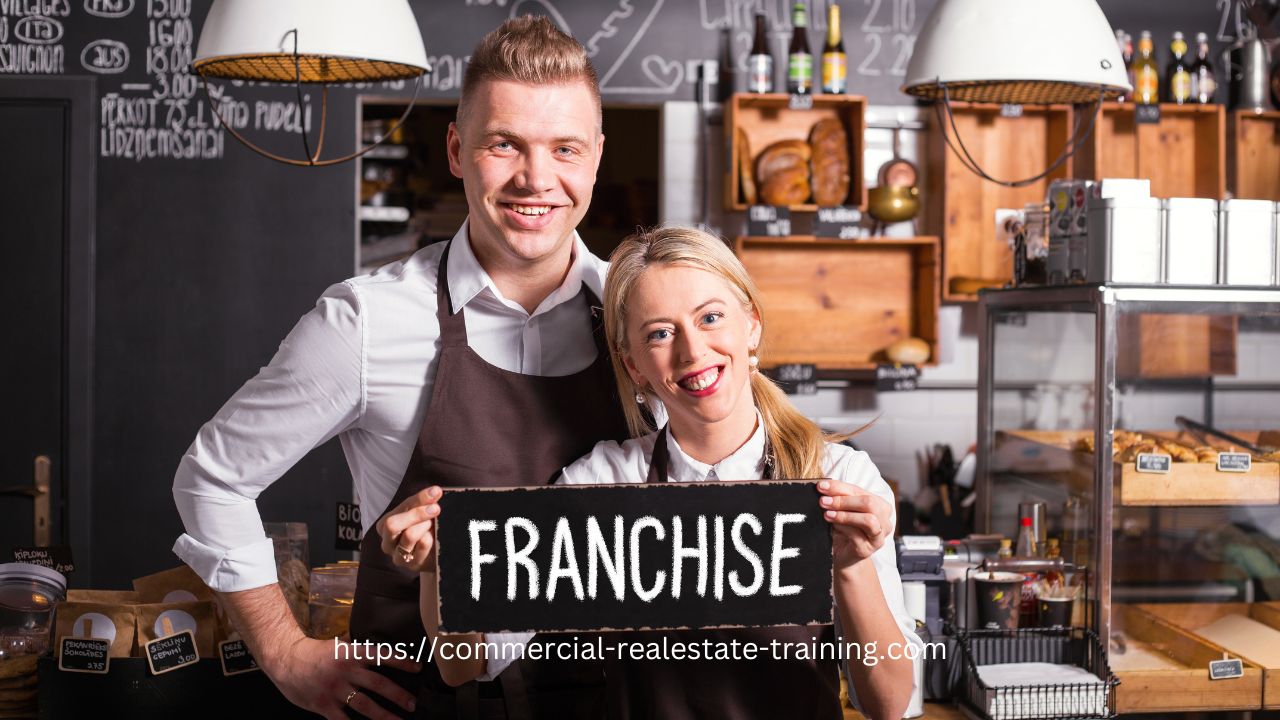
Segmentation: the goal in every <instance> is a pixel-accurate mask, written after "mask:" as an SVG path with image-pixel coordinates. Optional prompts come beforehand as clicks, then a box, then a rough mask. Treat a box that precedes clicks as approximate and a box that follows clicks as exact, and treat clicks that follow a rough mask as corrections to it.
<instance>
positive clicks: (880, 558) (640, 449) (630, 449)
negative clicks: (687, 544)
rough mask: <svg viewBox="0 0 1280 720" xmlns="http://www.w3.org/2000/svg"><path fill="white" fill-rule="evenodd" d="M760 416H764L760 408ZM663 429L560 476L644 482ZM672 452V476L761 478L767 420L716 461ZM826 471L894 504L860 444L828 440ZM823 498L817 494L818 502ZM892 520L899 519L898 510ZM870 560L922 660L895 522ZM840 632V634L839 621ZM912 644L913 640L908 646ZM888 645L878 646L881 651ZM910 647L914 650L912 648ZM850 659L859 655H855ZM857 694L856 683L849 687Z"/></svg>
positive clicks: (611, 446) (902, 651)
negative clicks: (856, 447) (904, 590)
mask: <svg viewBox="0 0 1280 720" xmlns="http://www.w3.org/2000/svg"><path fill="white" fill-rule="evenodd" d="M756 417H757V418H759V412H758V411H757V413H756ZM657 437H658V433H656V432H655V433H649V434H648V435H644V436H642V437H639V438H632V439H630V440H625V441H623V442H621V443H619V442H616V441H613V440H605V441H602V442H599V443H596V446H595V448H593V449H592V451H591V453H590V454H589V455H586V456H584V457H582V458H580V459H579V460H578V461H577V462H575V463H573V464H572V465H570V466H569V467H567V468H565V469H564V472H563V474H562V475H561V476H560V478H559V479H558V480H557V481H556V482H558V483H563V484H566V485H603V484H608V483H642V482H645V481H646V480H647V479H648V477H649V459H650V458H651V457H653V447H654V443H655V442H657ZM666 438H667V452H668V455H669V457H670V462H669V463H668V465H667V481H668V482H705V481H708V480H759V479H762V478H764V477H765V466H764V450H765V429H764V423H763V422H762V421H760V420H759V419H757V422H756V431H755V433H753V434H752V435H751V439H750V440H748V441H747V442H746V444H744V445H743V446H742V447H740V448H738V449H737V450H735V451H734V452H733V453H732V454H731V455H729V456H728V457H726V458H725V459H723V460H721V461H720V462H718V463H716V464H714V465H708V464H706V463H704V462H700V461H698V460H695V459H693V458H692V457H689V456H688V455H687V454H685V452H684V451H683V450H682V449H680V444H679V443H678V442H676V439H675V436H674V435H672V434H671V433H670V432H668V433H666ZM823 467H824V468H825V469H826V477H828V478H831V479H834V480H839V481H841V482H846V483H849V484H850V485H855V486H857V487H859V488H862V489H863V490H866V491H867V492H870V493H871V494H873V495H875V496H877V497H879V498H880V499H882V500H884V501H885V502H887V503H889V507H894V499H893V491H892V490H891V489H889V484H888V483H886V482H885V481H884V479H883V478H881V477H880V471H879V470H878V469H877V468H876V466H875V464H874V463H872V462H871V458H870V457H869V456H868V455H867V454H866V453H865V452H862V451H860V450H854V449H853V448H851V447H849V446H847V445H840V444H836V443H827V446H826V456H825V457H824V459H823ZM817 502H818V499H817V498H816V497H815V498H814V503H817ZM893 522H894V523H895V525H896V523H897V515H896V513H895V515H894V520H893ZM871 562H872V563H873V564H874V566H875V569H876V575H878V576H879V579H880V589H881V591H883V592H884V599H885V602H886V603H888V605H889V610H890V612H892V613H893V617H894V620H896V621H897V623H898V627H899V629H901V630H902V636H903V646H902V647H901V648H898V649H897V650H896V651H895V656H896V657H904V656H908V657H912V658H914V659H913V660H912V662H913V663H914V664H919V663H920V662H922V661H921V660H920V658H921V657H922V652H923V650H924V643H923V641H922V640H921V639H920V636H919V635H917V634H916V632H915V627H916V622H915V620H914V619H912V617H911V616H910V615H908V614H907V607H906V603H905V601H904V600H903V597H902V580H901V578H900V577H899V575H898V561H897V550H896V548H895V545H894V542H893V528H892V527H890V529H889V534H888V538H887V539H886V541H885V543H884V544H883V545H881V546H880V549H879V550H876V552H875V554H873V555H872V556H871ZM836 631H837V632H836V634H837V635H839V634H840V632H839V625H838V623H837V627H836ZM533 637H534V634H533V633H506V634H493V635H486V636H485V639H486V640H487V641H490V642H493V641H497V642H499V643H514V644H516V645H519V644H521V643H528V642H529V641H530V640H531V639H532V638H533ZM907 645H912V646H914V647H913V648H907V647H906V646H907ZM886 650H887V649H886V648H885V647H883V646H881V647H879V648H877V651H878V652H879V653H880V654H882V655H883V654H884V653H885V652H886ZM908 653H909V654H908ZM849 662H850V664H853V663H854V662H856V660H850V661H849ZM509 664H511V659H497V660H495V659H489V660H488V661H487V662H486V664H485V674H484V676H483V677H482V678H481V679H484V680H487V679H491V678H494V677H497V675H498V673H500V672H502V669H503V668H505V667H506V666H507V665H509ZM916 676H917V675H916V673H913V674H912V677H913V678H914V677H916ZM849 691H850V694H851V695H852V694H853V688H850V689H849Z"/></svg>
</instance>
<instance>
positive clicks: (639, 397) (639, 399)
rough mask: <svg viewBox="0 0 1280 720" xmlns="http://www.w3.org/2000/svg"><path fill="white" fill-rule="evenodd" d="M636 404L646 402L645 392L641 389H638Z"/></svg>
mask: <svg viewBox="0 0 1280 720" xmlns="http://www.w3.org/2000/svg"><path fill="white" fill-rule="evenodd" d="M636 404H637V405H643V404H644V393H642V392H640V391H639V390H636Z"/></svg>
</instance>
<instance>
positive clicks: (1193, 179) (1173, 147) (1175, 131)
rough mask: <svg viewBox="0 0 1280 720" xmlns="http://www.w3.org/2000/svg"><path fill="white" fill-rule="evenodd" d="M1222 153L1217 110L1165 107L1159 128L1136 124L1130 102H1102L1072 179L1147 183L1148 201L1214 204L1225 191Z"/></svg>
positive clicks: (1221, 117) (1221, 115)
mask: <svg viewBox="0 0 1280 720" xmlns="http://www.w3.org/2000/svg"><path fill="white" fill-rule="evenodd" d="M1082 121H1083V122H1088V118H1084V119H1083V120H1082ZM1226 148H1227V143H1226V111H1225V110H1224V109H1223V107H1222V106H1221V105H1176V104H1171V103H1165V104H1162V105H1161V106H1160V122H1159V123H1155V124H1136V123H1135V122H1134V105H1133V104H1132V103H1116V102H1109V103H1103V106H1102V112H1101V113H1100V116H1099V117H1098V124H1097V126H1096V127H1095V128H1094V129H1093V132H1092V133H1090V134H1089V137H1088V138H1087V139H1086V140H1085V144H1084V147H1082V148H1081V150H1080V152H1079V153H1078V154H1077V162H1076V177H1079V178H1084V179H1087V180H1101V179H1102V178H1148V179H1150V180H1151V195H1152V197H1159V198H1172V197H1199V198H1210V199H1214V200H1220V199H1222V197H1223V195H1224V194H1225V193H1226V190H1227V183H1226V178H1227V172H1226V171H1227V167H1226V162H1227V161H1226Z"/></svg>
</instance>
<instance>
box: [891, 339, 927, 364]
mask: <svg viewBox="0 0 1280 720" xmlns="http://www.w3.org/2000/svg"><path fill="white" fill-rule="evenodd" d="M884 354H885V355H887V356H888V357H889V360H891V361H893V362H896V363H901V364H903V365H921V364H923V363H925V362H927V361H928V360H929V355H930V354H931V351H930V350H929V343H927V342H925V341H924V340H921V339H920V338H915V337H912V338H905V339H903V340H899V341H898V342H896V343H894V344H892V345H890V346H889V348H888V349H887V350H885V353H884Z"/></svg>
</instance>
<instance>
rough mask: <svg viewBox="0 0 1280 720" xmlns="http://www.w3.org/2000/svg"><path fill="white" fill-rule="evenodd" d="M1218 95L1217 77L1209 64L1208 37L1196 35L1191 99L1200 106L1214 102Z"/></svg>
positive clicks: (1200, 34)
mask: <svg viewBox="0 0 1280 720" xmlns="http://www.w3.org/2000/svg"><path fill="white" fill-rule="evenodd" d="M1217 94H1218V76H1217V75H1214V73H1213V65H1212V64H1211V63H1210V62H1209V36H1208V35H1206V34H1204V33H1196V61H1195V63H1194V64H1193V65H1192V66H1191V97H1192V98H1194V99H1195V101H1196V102H1198V103H1200V104H1202V105H1208V104H1209V103H1212V102H1214V101H1215V99H1216V97H1217Z"/></svg>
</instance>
